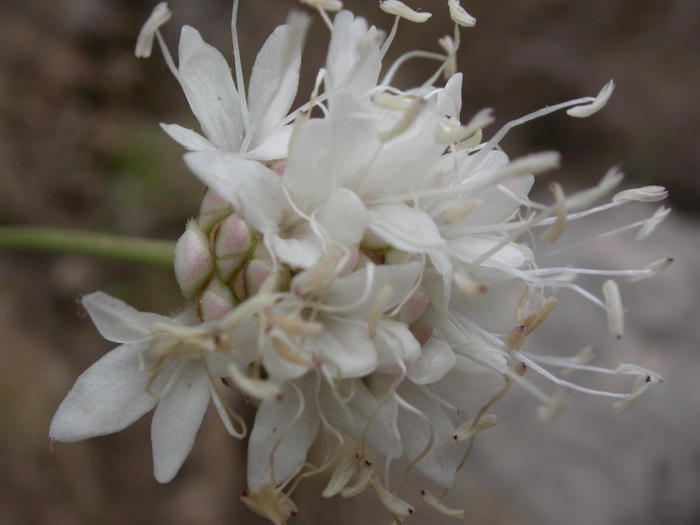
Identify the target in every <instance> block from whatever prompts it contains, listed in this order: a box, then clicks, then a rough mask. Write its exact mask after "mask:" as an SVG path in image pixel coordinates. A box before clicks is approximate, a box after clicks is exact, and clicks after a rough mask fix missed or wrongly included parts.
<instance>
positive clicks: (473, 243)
mask: <svg viewBox="0 0 700 525" xmlns="http://www.w3.org/2000/svg"><path fill="white" fill-rule="evenodd" d="M500 242H501V239H500V238H499V237H494V236H489V235H469V236H464V237H458V238H456V239H450V240H449V241H448V244H447V246H448V248H449V250H450V253H451V254H452V256H453V257H456V258H457V259H459V260H460V261H464V262H467V263H468V262H471V261H473V260H474V259H476V258H478V257H480V256H481V255H482V254H484V253H486V252H488V251H490V250H491V249H492V248H493V247H494V246H496V245H497V244H499V243H500ZM532 259H533V255H532V250H530V249H529V248H528V247H527V246H525V245H523V244H515V243H512V242H511V243H509V244H506V245H505V246H503V247H501V248H500V249H499V250H498V251H497V252H496V253H494V254H493V255H491V256H490V257H489V258H488V259H486V260H485V261H484V262H482V263H481V264H482V265H484V266H495V267H499V266H509V267H511V268H520V267H522V266H523V265H525V264H526V263H529V262H530V261H532Z"/></svg>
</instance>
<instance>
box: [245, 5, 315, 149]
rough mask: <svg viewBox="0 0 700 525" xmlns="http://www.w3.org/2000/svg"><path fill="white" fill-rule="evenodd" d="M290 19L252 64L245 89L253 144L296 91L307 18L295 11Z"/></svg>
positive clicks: (283, 111) (284, 111)
mask: <svg viewBox="0 0 700 525" xmlns="http://www.w3.org/2000/svg"><path fill="white" fill-rule="evenodd" d="M290 22H292V24H291V25H283V26H279V27H277V28H276V29H275V30H274V31H273V33H272V34H271V35H270V36H269V37H268V39H267V41H266V42H265V44H264V45H263V47H262V49H261V50H260V52H259V53H258V56H257V58H256V59H255V64H254V65H253V71H252V74H251V76H250V87H249V89H248V93H249V94H248V100H249V105H248V108H249V110H250V119H251V122H253V123H254V125H255V126H256V131H255V137H256V138H254V139H253V140H252V142H251V144H252V145H253V147H255V146H257V144H258V142H259V139H260V138H261V137H264V136H265V135H267V132H268V130H269V129H270V128H272V127H273V126H275V125H276V124H277V123H278V122H279V121H280V120H282V119H283V118H284V117H285V116H286V115H287V112H288V111H289V108H290V107H291V105H292V102H294V97H295V96H296V93H297V87H298V85H299V66H300V65H301V47H302V43H303V40H304V36H305V34H306V29H307V27H308V24H309V19H308V17H307V16H305V15H301V16H300V13H296V15H295V16H293V17H292V19H291V20H290Z"/></svg>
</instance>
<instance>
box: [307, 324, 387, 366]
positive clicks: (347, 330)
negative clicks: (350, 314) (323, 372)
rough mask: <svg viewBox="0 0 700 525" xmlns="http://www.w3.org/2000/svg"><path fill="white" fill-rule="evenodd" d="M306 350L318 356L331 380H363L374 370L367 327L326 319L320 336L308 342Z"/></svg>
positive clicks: (375, 353)
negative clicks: (337, 377) (332, 378)
mask: <svg viewBox="0 0 700 525" xmlns="http://www.w3.org/2000/svg"><path fill="white" fill-rule="evenodd" d="M308 344H309V348H310V349H311V351H312V352H313V353H314V354H317V355H320V356H321V358H322V359H323V361H324V362H325V363H330V364H326V365H324V366H325V368H326V369H327V370H328V373H329V374H330V375H331V376H332V377H336V376H340V377H362V376H365V375H367V374H369V373H371V372H372V371H373V370H374V369H375V367H376V366H377V351H376V349H375V347H374V344H373V343H372V340H371V339H370V337H369V334H368V327H367V324H366V323H361V322H357V321H352V320H348V321H336V320H333V319H326V320H325V321H324V323H323V332H321V333H320V334H319V335H317V336H316V337H314V338H313V339H312V340H310V341H309V343H308Z"/></svg>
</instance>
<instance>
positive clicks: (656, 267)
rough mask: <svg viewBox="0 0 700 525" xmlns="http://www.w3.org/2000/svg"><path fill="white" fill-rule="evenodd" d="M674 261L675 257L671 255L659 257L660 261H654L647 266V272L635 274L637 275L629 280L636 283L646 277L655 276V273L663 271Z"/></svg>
mask: <svg viewBox="0 0 700 525" xmlns="http://www.w3.org/2000/svg"><path fill="white" fill-rule="evenodd" d="M672 263H673V259H671V258H670V257H663V258H661V259H659V260H658V261H654V262H653V263H651V264H650V265H649V266H647V267H646V270H647V273H646V274H645V275H642V274H640V275H635V276H633V277H630V278H629V279H627V282H630V283H636V282H638V281H642V280H644V279H649V278H651V277H654V276H655V275H657V274H659V273H661V272H662V271H664V270H665V269H666V268H668V267H669V266H671V264H672Z"/></svg>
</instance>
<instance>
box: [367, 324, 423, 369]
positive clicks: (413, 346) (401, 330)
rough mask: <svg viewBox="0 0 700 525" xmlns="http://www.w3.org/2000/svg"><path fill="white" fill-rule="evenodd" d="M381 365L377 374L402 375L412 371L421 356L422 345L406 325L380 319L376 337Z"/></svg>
mask: <svg viewBox="0 0 700 525" xmlns="http://www.w3.org/2000/svg"><path fill="white" fill-rule="evenodd" d="M374 345H375V347H376V349H377V357H378V360H379V365H378V366H377V372H380V373H386V374H394V375H400V374H401V373H403V372H405V371H407V370H411V368H412V367H413V363H414V362H415V361H416V359H418V357H419V356H420V351H421V349H420V344H419V343H418V341H416V338H415V337H414V336H413V334H412V333H411V331H410V330H409V329H408V326H406V325H405V324H404V323H399V322H397V321H392V320H391V319H380V320H379V322H378V323H377V334H376V336H375V337H374Z"/></svg>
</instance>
